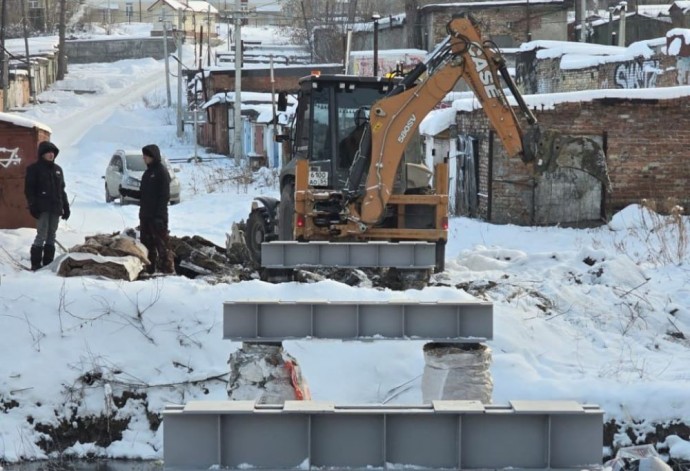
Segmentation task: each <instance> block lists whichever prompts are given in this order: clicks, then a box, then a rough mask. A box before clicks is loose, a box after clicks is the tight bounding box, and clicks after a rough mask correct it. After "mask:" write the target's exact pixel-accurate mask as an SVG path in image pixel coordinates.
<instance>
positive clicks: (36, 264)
mask: <svg viewBox="0 0 690 471" xmlns="http://www.w3.org/2000/svg"><path fill="white" fill-rule="evenodd" d="M42 257H43V247H39V246H38V245H32V246H31V269H32V270H33V271H36V270H38V269H39V268H41V258H42Z"/></svg>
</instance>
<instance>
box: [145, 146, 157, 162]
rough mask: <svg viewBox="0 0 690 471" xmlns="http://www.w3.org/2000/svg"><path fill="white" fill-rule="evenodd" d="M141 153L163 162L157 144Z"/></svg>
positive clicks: (147, 147) (146, 147)
mask: <svg viewBox="0 0 690 471" xmlns="http://www.w3.org/2000/svg"><path fill="white" fill-rule="evenodd" d="M141 153H142V154H144V155H146V156H149V157H151V158H152V159H153V160H155V161H156V162H160V161H161V151H160V149H159V148H158V146H157V145H156V144H149V145H147V146H144V147H142V148H141Z"/></svg>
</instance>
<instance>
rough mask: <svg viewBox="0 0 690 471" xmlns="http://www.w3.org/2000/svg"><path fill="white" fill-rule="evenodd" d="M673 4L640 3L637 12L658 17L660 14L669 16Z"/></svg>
mask: <svg viewBox="0 0 690 471" xmlns="http://www.w3.org/2000/svg"><path fill="white" fill-rule="evenodd" d="M670 7H671V5H638V6H637V12H638V13H639V14H640V15H643V16H649V17H651V18H656V17H659V16H668V11H669V8H670Z"/></svg>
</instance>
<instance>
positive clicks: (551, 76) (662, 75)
mask: <svg viewBox="0 0 690 471" xmlns="http://www.w3.org/2000/svg"><path fill="white" fill-rule="evenodd" d="M687 62H688V59H687V58H684V57H676V56H667V55H665V54H657V55H654V56H652V57H650V58H649V59H644V58H638V59H632V60H626V61H619V62H606V63H603V64H599V65H596V66H591V67H582V68H578V69H561V58H560V57H556V58H550V59H541V60H539V59H537V58H536V54H535V52H534V51H525V52H521V53H519V54H518V56H517V58H516V67H515V68H516V82H517V84H518V86H519V87H520V90H521V91H522V93H523V94H528V95H531V94H539V93H562V92H575V91H581V90H596V89H604V88H659V87H675V86H677V85H685V84H687V79H686V78H685V76H682V77H681V76H680V75H679V71H685V70H687V65H686V64H687Z"/></svg>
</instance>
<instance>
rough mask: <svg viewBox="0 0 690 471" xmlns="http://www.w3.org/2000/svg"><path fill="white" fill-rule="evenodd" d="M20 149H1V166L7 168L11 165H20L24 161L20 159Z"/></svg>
mask: <svg viewBox="0 0 690 471" xmlns="http://www.w3.org/2000/svg"><path fill="white" fill-rule="evenodd" d="M18 154H19V147H17V148H14V149H7V148H5V147H0V166H2V167H4V168H7V167H9V166H10V165H19V162H21V161H22V159H20V158H19V155H18Z"/></svg>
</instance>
